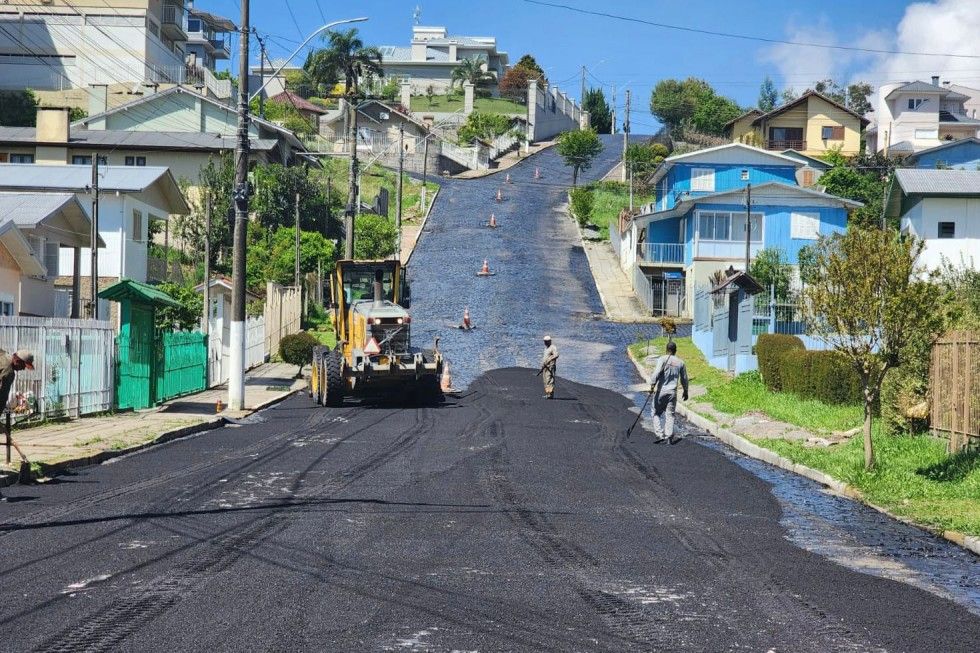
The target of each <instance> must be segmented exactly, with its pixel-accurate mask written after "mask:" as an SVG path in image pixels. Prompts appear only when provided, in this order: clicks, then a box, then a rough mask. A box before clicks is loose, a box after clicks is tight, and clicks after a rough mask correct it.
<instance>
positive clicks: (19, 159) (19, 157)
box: [10, 154, 34, 163]
mask: <svg viewBox="0 0 980 653" xmlns="http://www.w3.org/2000/svg"><path fill="white" fill-rule="evenodd" d="M10 162H11V163H34V155H33V154H11V155H10Z"/></svg>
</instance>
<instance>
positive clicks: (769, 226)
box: [613, 143, 861, 317]
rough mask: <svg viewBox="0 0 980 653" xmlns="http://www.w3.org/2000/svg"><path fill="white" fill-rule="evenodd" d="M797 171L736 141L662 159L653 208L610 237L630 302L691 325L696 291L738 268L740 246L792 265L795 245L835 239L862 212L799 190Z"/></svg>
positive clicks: (791, 161)
mask: <svg viewBox="0 0 980 653" xmlns="http://www.w3.org/2000/svg"><path fill="white" fill-rule="evenodd" d="M804 165H805V163H804V162H803V161H801V160H798V159H796V158H792V157H789V156H786V155H783V154H780V153H776V152H771V151H767V150H762V149H759V148H756V147H752V146H749V145H744V144H742V143H732V144H729V145H722V146H719V147H713V148H708V149H704V150H699V151H696V152H691V153H688V154H680V155H677V156H672V157H669V158H667V159H665V160H664V162H663V163H662V164H661V165H660V166H659V167H658V168H657V170H656V171H655V172H654V175H653V177H652V182H653V183H654V184H655V188H656V197H657V199H656V201H655V203H654V204H651V205H649V206H648V207H646V209H647V211H646V212H645V213H643V214H641V215H639V216H637V217H635V218H634V219H633V220H632V221H631V222H630V223H629V225H628V227H627V228H626V231H625V232H624V233H618V234H615V235H614V237H613V240H614V244H616V245H617V246H618V248H619V253H620V261H621V264H622V266H623V268H624V269H625V270H626V271H627V272H628V273H630V274H631V275H632V279H633V288H634V290H635V291H636V293H637V296H638V297H640V299H641V300H642V301H643V302H644V303H645V304H646V305H647V307H648V308H649V309H650V310H651V311H652V312H653V313H659V314H673V315H678V316H682V317H691V316H692V311H693V306H692V305H691V304H692V302H691V301H688V299H689V298H693V296H694V290H695V288H698V287H703V286H708V285H709V284H710V279H711V276H712V274H714V273H715V272H717V271H720V270H726V269H728V268H729V267H734V268H735V269H744V268H745V256H746V242H747V241H748V247H749V255H750V257H751V258H755V257H756V256H757V255H758V253H759V252H760V251H761V250H762V249H764V248H778V249H780V250H782V252H783V254H784V256H785V257H786V259H787V260H788V262H789V263H790V264H792V265H794V266H795V265H796V264H797V262H798V255H799V252H800V250H801V249H802V248H803V247H804V246H806V245H809V244H812V243H813V242H814V241H816V240H817V238H818V237H819V236H821V235H829V234H832V233H834V232H842V231H844V230H845V229H846V228H847V217H848V212H849V211H850V210H852V209H854V208H857V207H859V206H861V204H860V203H858V202H854V201H851V200H847V199H843V198H841V197H836V196H834V195H828V194H826V193H823V192H821V191H818V190H813V189H809V188H803V187H801V186H800V185H799V184H798V183H797V172H798V170H799V169H800V168H801V167H803V166H804ZM750 184H751V209H750V214H751V217H750V219H749V221H748V224H749V227H748V234H746V199H747V196H748V194H749V193H748V192H747V188H748V187H749V185H750Z"/></svg>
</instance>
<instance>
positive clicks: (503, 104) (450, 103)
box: [411, 93, 527, 115]
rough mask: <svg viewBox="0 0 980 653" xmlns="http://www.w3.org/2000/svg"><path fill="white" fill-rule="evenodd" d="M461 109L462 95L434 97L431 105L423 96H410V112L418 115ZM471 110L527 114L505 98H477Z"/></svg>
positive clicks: (517, 103)
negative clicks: (427, 112)
mask: <svg viewBox="0 0 980 653" xmlns="http://www.w3.org/2000/svg"><path fill="white" fill-rule="evenodd" d="M462 108H463V95H462V93H460V94H458V95H454V96H452V98H449V96H446V95H434V96H433V97H432V102H431V104H430V102H429V99H428V98H427V97H425V96H424V95H415V96H412V106H411V109H412V111H415V112H419V113H425V112H426V111H432V112H433V113H452V112H454V111H459V110H460V109H462ZM473 110H474V111H482V112H483V113H503V114H507V115H524V114H525V113H526V112H527V107H525V106H524V105H523V104H521V103H519V102H514V101H513V100H508V99H506V98H499V97H488V98H480V97H478V98H475V99H474V100H473Z"/></svg>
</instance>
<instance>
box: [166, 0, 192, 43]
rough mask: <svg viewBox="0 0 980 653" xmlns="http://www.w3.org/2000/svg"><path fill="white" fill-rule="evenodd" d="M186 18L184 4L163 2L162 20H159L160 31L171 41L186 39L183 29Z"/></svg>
mask: <svg viewBox="0 0 980 653" xmlns="http://www.w3.org/2000/svg"><path fill="white" fill-rule="evenodd" d="M186 20H187V16H186V10H185V9H184V5H182V4H180V5H178V4H172V3H168V4H165V5H163V20H161V21H160V32H161V33H162V34H163V35H164V36H166V37H167V38H169V39H171V40H173V41H186V40H187V32H185V31H184V25H185V24H186V23H185V21H186Z"/></svg>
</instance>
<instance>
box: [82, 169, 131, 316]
mask: <svg viewBox="0 0 980 653" xmlns="http://www.w3.org/2000/svg"><path fill="white" fill-rule="evenodd" d="M135 235H136V236H137V237H139V234H135ZM91 244H92V247H91V250H92V269H91V270H90V272H91V275H92V287H91V288H90V294H91V301H92V304H91V308H90V309H89V315H90V316H91V317H92V319H93V320H97V319H99V153H98V152H92V243H91Z"/></svg>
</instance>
